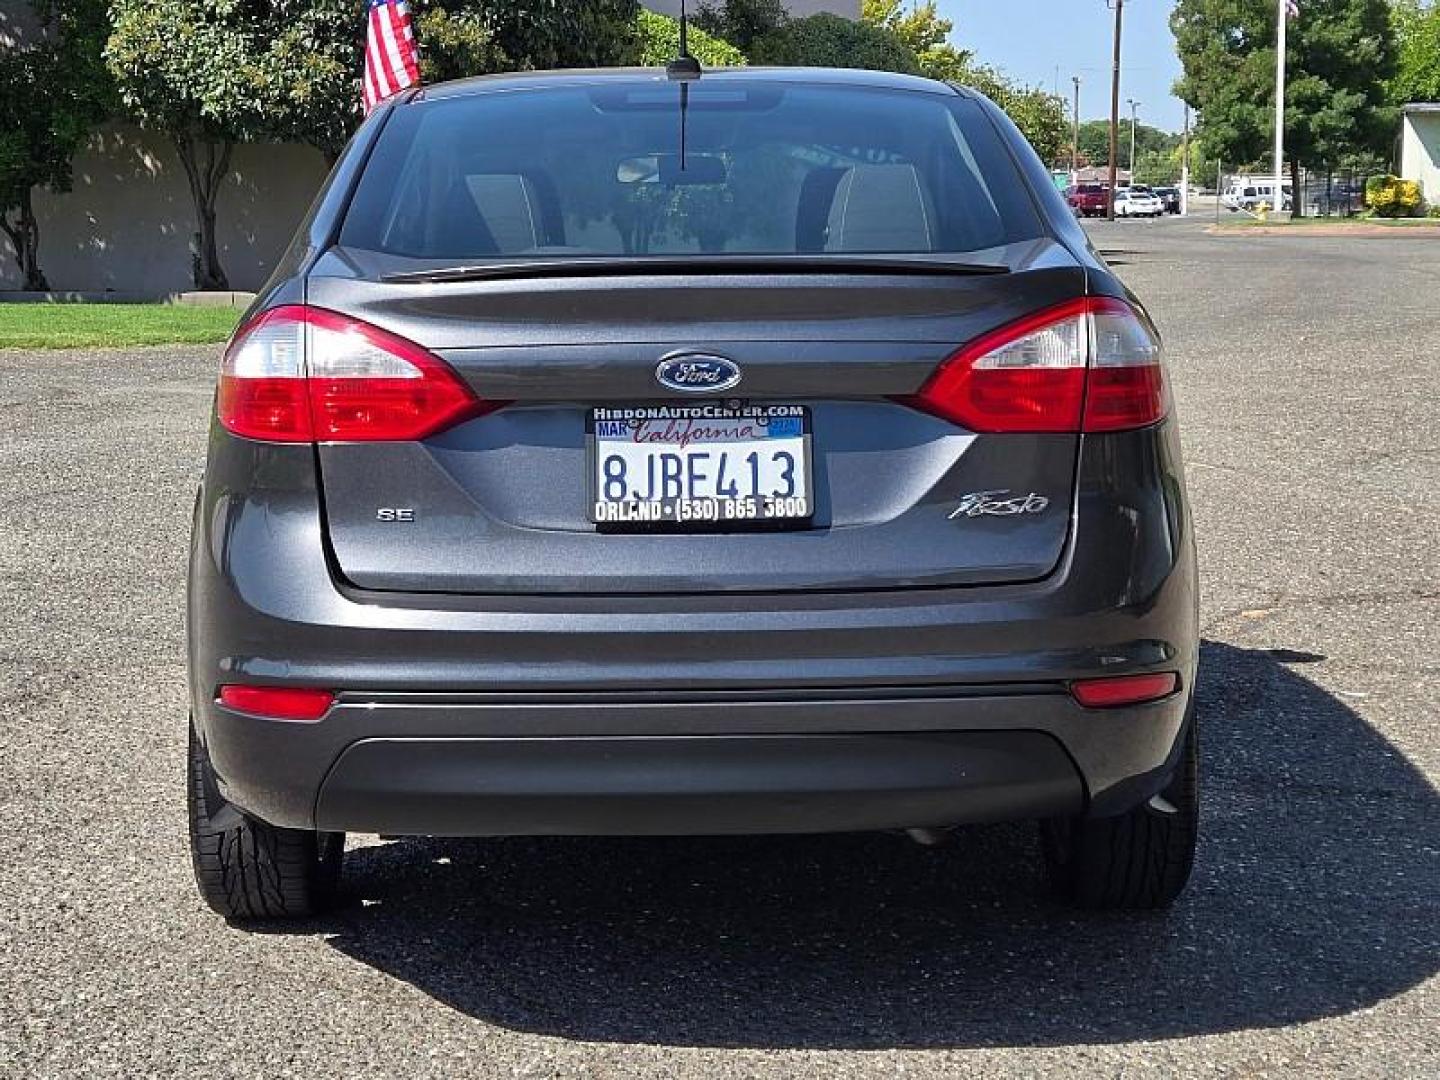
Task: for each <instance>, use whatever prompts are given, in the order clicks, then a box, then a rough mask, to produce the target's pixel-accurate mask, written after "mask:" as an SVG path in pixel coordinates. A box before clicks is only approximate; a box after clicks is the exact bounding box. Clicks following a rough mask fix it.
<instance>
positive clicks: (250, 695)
mask: <svg viewBox="0 0 1440 1080" xmlns="http://www.w3.org/2000/svg"><path fill="white" fill-rule="evenodd" d="M334 703H335V694H334V693H333V692H332V691H329V690H314V689H310V688H309V687H301V686H222V687H221V688H220V704H221V705H224V706H225V707H226V708H228V709H235V710H236V711H237V712H244V713H251V714H252V715H254V716H264V717H268V718H269V719H271V720H319V719H320V718H321V717H322V716H324V715H325V713H326V712H328V711H329V709H330V706H331V705H333V704H334Z"/></svg>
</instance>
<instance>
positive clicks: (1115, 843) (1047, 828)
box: [1040, 716, 1200, 911]
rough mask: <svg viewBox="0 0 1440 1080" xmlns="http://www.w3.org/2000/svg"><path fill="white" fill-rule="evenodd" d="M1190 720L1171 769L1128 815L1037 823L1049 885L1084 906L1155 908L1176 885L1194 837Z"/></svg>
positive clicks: (1185, 877) (1184, 874)
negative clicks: (1152, 795)
mask: <svg viewBox="0 0 1440 1080" xmlns="http://www.w3.org/2000/svg"><path fill="white" fill-rule="evenodd" d="M1196 727H1197V725H1196V723H1195V720H1194V717H1193V716H1192V717H1191V719H1190V723H1189V725H1188V728H1187V731H1186V733H1185V743H1184V747H1183V749H1182V750H1181V756H1180V763H1179V765H1178V766H1177V767H1176V769H1175V775H1174V777H1173V778H1172V779H1171V780H1170V783H1169V784H1167V785H1166V786H1165V788H1164V790H1162V791H1161V792H1160V794H1159V795H1157V796H1156V797H1155V798H1153V799H1150V800H1148V801H1147V802H1144V803H1141V804H1140V805H1139V806H1137V807H1135V809H1133V810H1131V811H1130V812H1129V813H1126V814H1120V815H1118V816H1116V817H1105V818H1070V819H1063V820H1059V821H1047V822H1043V823H1042V824H1041V827H1040V829H1041V843H1042V845H1043V847H1044V850H1045V864H1046V870H1047V871H1048V873H1049V877H1050V880H1051V882H1052V883H1053V884H1054V886H1055V889H1056V891H1057V892H1058V893H1059V894H1060V895H1061V896H1062V897H1064V898H1065V899H1066V900H1068V901H1070V902H1071V903H1073V904H1075V905H1077V906H1079V907H1083V908H1090V909H1092V910H1099V911H1107V910H1123V909H1144V908H1162V907H1165V906H1167V905H1168V904H1170V903H1171V902H1172V901H1173V900H1174V899H1175V898H1176V897H1177V896H1179V895H1180V893H1181V892H1182V891H1184V888H1185V883H1186V882H1187V881H1189V880H1190V869H1191V867H1192V866H1193V865H1194V862H1195V845H1196V841H1197V839H1198V837H1199V822H1200V777H1199V746H1198V743H1199V736H1198V734H1197V731H1196Z"/></svg>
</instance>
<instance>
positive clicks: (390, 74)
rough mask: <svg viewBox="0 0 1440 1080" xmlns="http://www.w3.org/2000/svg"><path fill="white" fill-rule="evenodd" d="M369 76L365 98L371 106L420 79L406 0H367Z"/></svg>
mask: <svg viewBox="0 0 1440 1080" xmlns="http://www.w3.org/2000/svg"><path fill="white" fill-rule="evenodd" d="M365 7H366V13H367V20H368V21H367V23H366V26H365V79H364V87H363V89H362V91H361V95H360V96H361V100H362V101H363V103H364V105H365V112H366V114H367V115H368V114H369V112H370V110H371V109H373V108H375V106H376V105H378V104H380V102H382V101H384V100H385V99H386V98H388V97H389V96H390V95H391V94H398V93H399V92H400V91H401V90H404V89H405V88H406V87H407V86H413V85H415V83H418V82H419V81H420V54H419V53H418V52H417V51H416V48H415V28H414V26H412V25H411V22H410V9H409V8H408V7H406V6H405V0H366V5H365Z"/></svg>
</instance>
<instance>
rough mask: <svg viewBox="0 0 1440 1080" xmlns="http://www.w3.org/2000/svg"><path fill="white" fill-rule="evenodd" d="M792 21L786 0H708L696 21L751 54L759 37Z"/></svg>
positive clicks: (708, 31)
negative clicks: (786, 7)
mask: <svg viewBox="0 0 1440 1080" xmlns="http://www.w3.org/2000/svg"><path fill="white" fill-rule="evenodd" d="M788 20H789V15H788V14H787V13H786V11H785V4H784V0H721V2H719V3H715V2H713V0H704V2H702V3H701V4H700V5H699V11H698V12H697V13H696V15H695V18H694V19H693V20H692V22H693V23H694V24H695V25H697V26H699V27H700V28H701V29H702V30H704V31H706V32H707V33H709V34H712V35H714V36H715V37H718V38H722V39H724V40H725V41H728V42H730V44H732V45H734V46H735V47H736V48H737V49H739V50H740V51H741V52H744V53H746V54H748V53H749V52H750V50H751V48H753V47H754V45H755V42H756V40H757V39H758V38H761V37H764V36H765V35H766V34H770V33H774V32H775V31H776V30H778V29H780V27H782V26H783V25H785V23H786V22H787V21H788Z"/></svg>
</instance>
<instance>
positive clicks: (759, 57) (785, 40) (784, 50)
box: [749, 12, 920, 75]
mask: <svg viewBox="0 0 1440 1080" xmlns="http://www.w3.org/2000/svg"><path fill="white" fill-rule="evenodd" d="M749 53H750V58H751V59H752V60H753V61H754V62H755V63H757V64H778V65H785V66H791V67H837V68H869V69H872V70H875V71H899V72H905V73H906V74H910V75H918V74H920V63H919V60H918V59H917V58H916V56H915V53H914V52H912V51H911V50H910V49H909V48H907V47H906V45H905V43H904V42H903V41H901V40H900V39H899V38H897V37H896V36H895V35H894V34H892V33H890V32H889V31H888V30H885V29H883V28H881V27H878V26H871V25H870V24H869V23H865V22H852V21H851V20H849V19H842V18H841V17H840V16H839V15H831V14H829V13H828V12H822V13H821V14H819V15H809V16H806V17H805V18H803V19H790V20H788V21H787V22H785V23H784V24H783V25H782V26H781V27H780V28H779V29H778V30H773V31H771V32H770V33H768V34H766V35H764V36H763V37H759V38H756V39H755V41H754V42H753V43H752V44H751V46H750V49H749Z"/></svg>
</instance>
